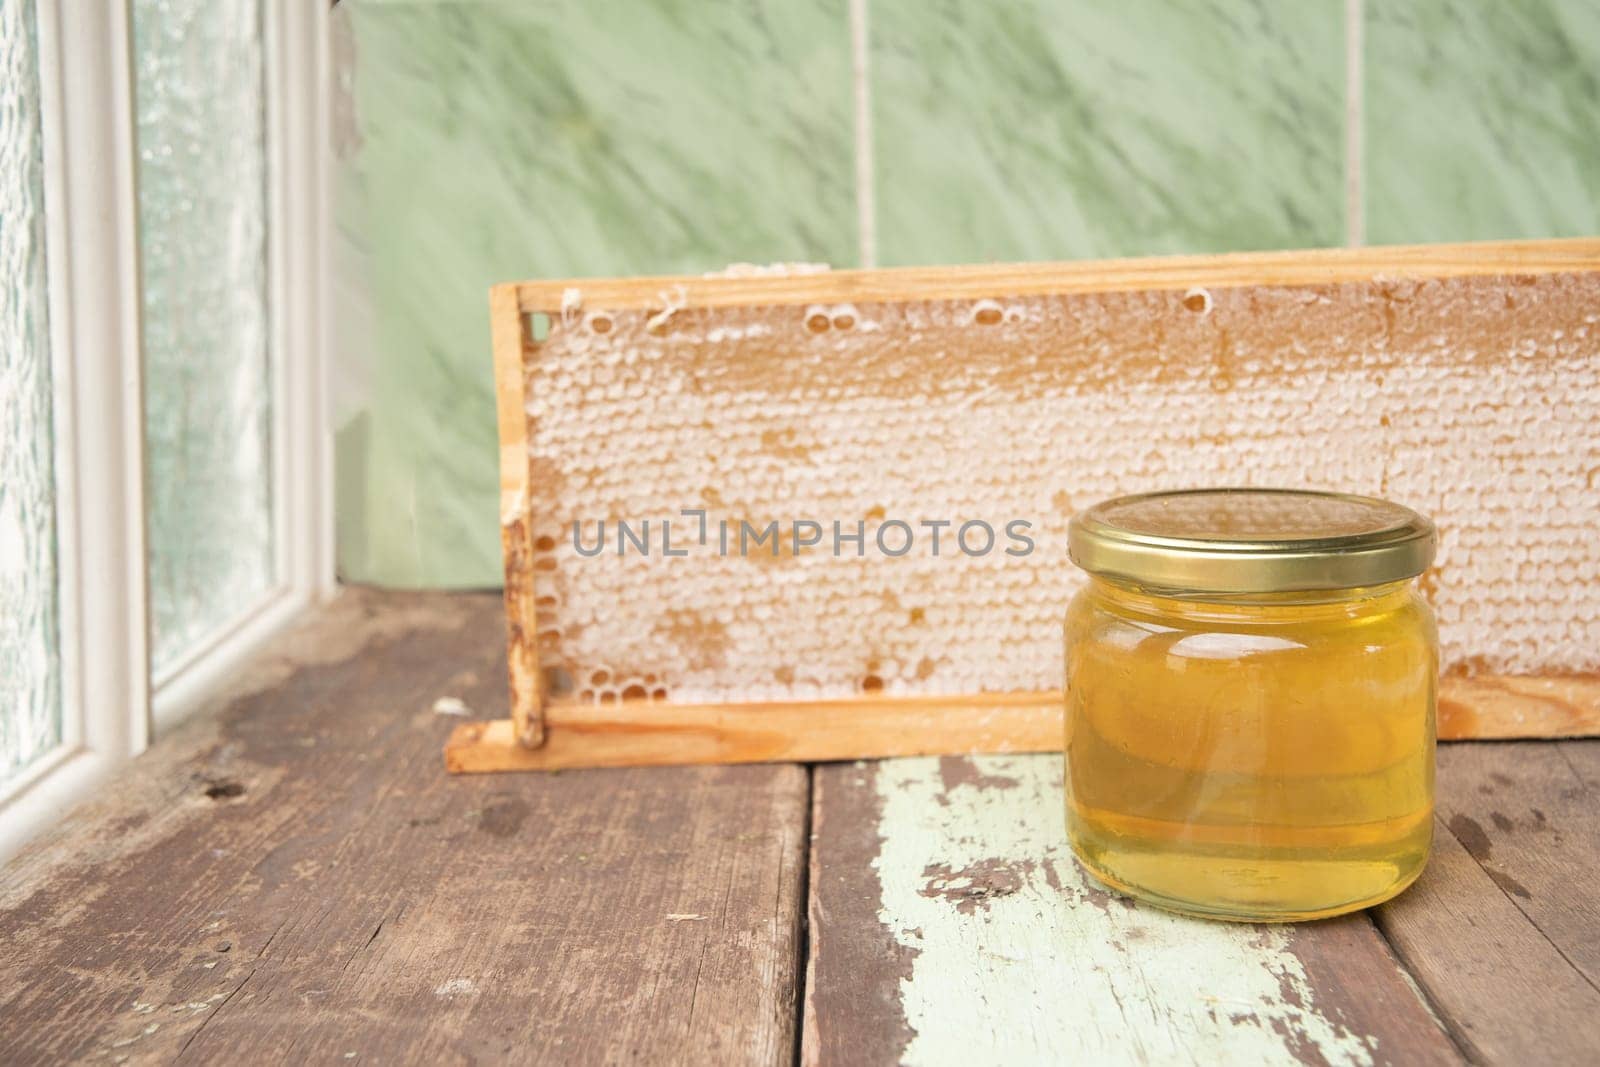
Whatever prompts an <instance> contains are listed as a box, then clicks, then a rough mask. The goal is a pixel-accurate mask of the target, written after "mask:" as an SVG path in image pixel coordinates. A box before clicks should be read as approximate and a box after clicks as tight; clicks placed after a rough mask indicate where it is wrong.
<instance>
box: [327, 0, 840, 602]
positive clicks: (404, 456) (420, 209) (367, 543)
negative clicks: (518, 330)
mask: <svg viewBox="0 0 1600 1067" xmlns="http://www.w3.org/2000/svg"><path fill="white" fill-rule="evenodd" d="M335 18H336V19H337V20H339V21H340V22H341V25H340V26H339V32H340V35H341V37H342V41H341V43H340V46H339V66H340V80H341V82H342V91H343V93H344V94H345V99H344V100H343V101H342V102H341V104H340V108H339V111H338V129H337V138H338V144H339V150H340V155H341V160H340V164H339V172H338V188H337V196H338V207H337V216H338V217H337V223H338V227H339V236H340V241H341V247H340V248H339V249H338V250H337V257H338V258H337V263H338V266H339V270H340V280H339V285H340V289H339V297H340V309H341V311H340V314H341V325H340V330H341V338H340V348H341V352H342V355H341V363H342V366H341V370H340V374H341V377H340V381H339V393H340V396H339V398H338V404H339V409H340V412H339V414H340V431H341V432H340V446H341V453H342V454H341V456H340V458H339V464H338V466H339V472H340V474H341V478H340V486H339V502H340V510H341V521H340V534H341V537H340V558H341V569H342V571H343V573H344V575H345V577H346V578H349V579H353V580H358V581H380V582H384V583H387V584H392V585H403V586H453V587H461V586H486V585H497V584H499V582H500V574H501V570H500V547H499V545H500V543H499V523H498V521H497V516H498V504H497V499H496V497H497V479H498V468H497V452H496V444H495V412H494V403H493V395H492V375H491V361H490V355H489V322H488V312H487V308H488V290H489V286H490V285H491V284H493V283H495V282H501V281H508V280H515V279H519V278H540V277H562V276H568V275H610V274H633V273H661V272H674V271H689V272H698V271H705V270H713V269H718V268H720V267H722V266H724V265H726V264H727V263H729V262H733V261H756V262H770V261H777V260H807V261H823V262H831V263H834V264H835V265H839V266H849V265H851V264H852V263H853V262H854V259H855V242H856V236H855V206H854V205H855V201H854V190H853V184H852V169H851V168H852V163H851V159H852V151H853V150H852V140H851V138H852V133H851V118H850V116H851V104H850V74H849V71H850V67H849V62H850V60H849V56H850V42H849V27H848V22H847V19H846V15H845V10H844V3H843V0H824V2H820V3H814V2H808V3H803V4H752V3H740V2H735V0H713V2H706V0H694V2H690V0H654V2H651V3H636V4H581V3H551V2H545V3H533V2H515V0H505V2H473V3H437V2H417V3H381V2H371V0H368V2H362V0H346V2H345V3H342V4H340V5H339V8H338V10H337V12H336V15H335ZM352 450H356V451H355V454H353V455H352V454H351V453H352Z"/></svg>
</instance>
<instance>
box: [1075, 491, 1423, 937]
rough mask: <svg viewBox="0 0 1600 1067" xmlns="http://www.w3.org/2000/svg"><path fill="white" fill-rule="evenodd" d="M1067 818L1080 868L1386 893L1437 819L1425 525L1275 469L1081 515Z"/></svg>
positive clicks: (1209, 894) (1242, 897) (1245, 900)
mask: <svg viewBox="0 0 1600 1067" xmlns="http://www.w3.org/2000/svg"><path fill="white" fill-rule="evenodd" d="M1070 542H1071V551H1072V556H1073V559H1074V560H1075V561H1077V562H1078V563H1079V565H1080V566H1082V567H1084V568H1085V569H1086V570H1088V571H1089V572H1090V574H1091V578H1090V581H1089V584H1088V586H1087V587H1086V588H1085V589H1084V590H1083V591H1082V592H1080V593H1079V594H1078V596H1077V597H1076V598H1075V599H1074V600H1073V602H1072V604H1071V606H1070V607H1069V609H1068V612H1067V619H1066V674H1067V690H1066V786H1067V829H1068V834H1069V837H1070V839H1071V842H1072V847H1073V849H1074V851H1075V852H1076V854H1077V856H1078V858H1079V860H1080V861H1081V862H1082V863H1083V865H1084V866H1085V867H1086V868H1087V869H1088V870H1089V872H1090V873H1091V874H1093V875H1094V876H1095V877H1097V878H1099V879H1100V880H1101V881H1103V882H1105V883H1106V884H1108V885H1110V886H1112V887H1114V888H1116V889H1119V890H1121V891H1124V892H1127V893H1129V894H1132V895H1134V896H1137V897H1141V898H1144V899H1147V900H1149V901H1151V902H1153V903H1156V904H1159V905H1161V906H1164V907H1168V908H1172V909H1175V910H1179V911H1185V912H1190V913H1193V914H1200V915H1207V916H1211V917H1214V918H1228V919H1241V920H1292V919H1306V918H1315V917H1320V916H1327V915H1336V914H1340V913H1342V912H1346V911H1352V910H1354V909H1357V908H1362V907H1366V906H1368V905H1371V904H1375V903H1378V902H1379V901H1382V900H1386V899H1388V898H1389V897H1392V896H1394V895H1395V894H1396V893H1398V892H1400V891H1401V890H1402V889H1404V888H1405V887H1406V886H1407V885H1409V884H1410V883H1411V882H1412V880H1414V879H1415V878H1416V876H1417V874H1418V873H1420V871H1421V870H1422V867H1423V865H1424V864H1425V863H1426V861H1427V857H1428V850H1429V846H1430V843H1431V840H1432V815H1433V767H1434V760H1433V748H1434V699H1435V698H1434V693H1435V684H1436V677H1437V671H1438V662H1437V641H1436V638H1435V633H1434V625H1433V618H1432V615H1431V613H1430V611H1429V609H1428V607H1427V605H1426V603H1424V602H1423V600H1422V599H1421V597H1420V596H1419V595H1418V593H1417V592H1416V590H1415V587H1414V583H1413V581H1412V579H1413V578H1415V576H1416V575H1417V574H1419V573H1420V572H1421V571H1422V570H1423V569H1424V568H1425V567H1426V566H1427V565H1428V563H1429V562H1430V561H1431V559H1432V553H1433V545H1434V532H1433V527H1432V525H1431V524H1430V523H1428V522H1427V520H1425V519H1423V518H1421V517H1420V516H1418V515H1416V514H1415V513H1414V512H1411V511H1409V510H1407V509H1405V508H1401V507H1398V506H1397V505H1393V504H1388V503H1386V502H1384V501H1378V500H1371V499H1368V498H1361V497H1347V496H1338V495H1333V494H1314V493H1304V492H1293V491H1274V490H1203V491H1194V492H1188V493H1166V494H1153V495H1147V496H1143V497H1133V498H1123V499H1121V500H1117V501H1111V502H1109V503H1107V504H1103V505H1099V506H1097V507H1096V508H1091V509H1090V510H1089V511H1087V512H1085V513H1083V514H1082V515H1080V516H1078V517H1076V518H1075V519H1074V520H1073V524H1072V529H1071V535H1070Z"/></svg>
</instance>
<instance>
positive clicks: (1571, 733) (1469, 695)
mask: <svg viewBox="0 0 1600 1067" xmlns="http://www.w3.org/2000/svg"><path fill="white" fill-rule="evenodd" d="M1596 734H1600V678H1597V677H1595V676H1594V675H1551V676H1548V677H1538V676H1529V677H1516V676H1507V675H1456V676H1451V677H1446V678H1442V679H1440V681H1439V737H1440V739H1442V740H1445V741H1455V740H1467V739H1482V740H1503V741H1505V740H1512V739H1515V738H1538V737H1594V736H1595V735H1596Z"/></svg>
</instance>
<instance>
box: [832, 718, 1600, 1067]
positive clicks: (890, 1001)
mask: <svg viewBox="0 0 1600 1067" xmlns="http://www.w3.org/2000/svg"><path fill="white" fill-rule="evenodd" d="M1597 784H1600V742H1597V741H1577V742H1562V743H1558V744H1551V743H1539V742H1524V743H1509V744H1493V745H1491V744H1464V745H1455V746H1447V747H1445V748H1444V749H1443V750H1442V752H1441V758H1440V779H1439V792H1440V812H1439V826H1438V837H1439V846H1438V855H1437V856H1436V858H1435V859H1434V861H1433V862H1432V864H1430V866H1429V868H1428V870H1427V872H1425V874H1424V875H1423V877H1422V878H1421V879H1420V880H1419V881H1418V883H1417V885H1416V886H1414V887H1413V888H1412V889H1411V890H1410V891H1408V892H1407V893H1405V894H1403V895H1402V896H1401V897H1400V898H1398V899H1397V900H1396V901H1394V902H1392V903H1391V904H1390V905H1388V906H1386V907H1384V908H1382V909H1378V911H1377V913H1376V922H1375V921H1374V917H1373V916H1369V915H1368V914H1358V915H1354V916H1349V917H1345V918H1341V919H1336V920H1331V921H1326V922H1320V923H1303V924H1298V925H1293V926H1274V925H1243V924H1239V925H1235V924H1223V923H1211V922H1205V921H1201V920H1194V919H1187V918H1184V917H1181V916H1177V915H1171V914H1167V913H1164V912H1161V911H1158V910H1156V909H1153V908H1148V907H1145V906H1142V905H1139V904H1136V903H1134V902H1133V901H1132V900H1129V899H1127V898H1125V897H1121V896H1118V895H1116V894H1112V893H1109V892H1107V891H1106V890H1104V889H1103V888H1101V887H1099V886H1098V885H1097V884H1096V883H1094V882H1093V881H1091V880H1090V879H1088V878H1087V877H1086V876H1085V875H1083V874H1082V873H1081V871H1080V870H1079V869H1078V867H1077V866H1076V864H1075V863H1074V862H1073V860H1072V857H1071V853H1070V850H1069V849H1068V848H1067V845H1066V842H1065V840H1064V835H1063V832H1062V829H1061V805H1062V793H1061V769H1060V760H1059V758H1058V757H1052V756H1011V757H1005V756H980V757H971V758H965V757H961V758H945V759H916V760H895V761H884V762H878V763H857V764H838V765H832V766H826V767H819V768H818V769H817V770H816V772H815V780H814V786H813V813H812V825H813V834H812V841H813V843H812V852H811V891H810V906H809V907H810V959H809V961H808V980H807V987H806V1003H805V1026H804V1033H803V1038H802V1041H803V1049H802V1051H803V1059H804V1061H805V1062H806V1063H871V1064H888V1063H917V1064H939V1063H951V1064H970V1063H972V1062H974V1059H973V1057H972V1055H971V1051H972V1050H974V1049H981V1050H983V1054H982V1055H980V1056H979V1057H978V1058H977V1061H976V1062H1006V1063H1094V1064H1114V1063H1223V1062H1226V1063H1329V1064H1366V1063H1395V1064H1413V1063H1453V1062H1463V1061H1466V1060H1472V1061H1478V1062H1490V1063H1496V1062H1506V1063H1509V1062H1516V1061H1518V1060H1522V1059H1523V1058H1525V1057H1528V1056H1531V1057H1532V1060H1531V1061H1530V1062H1538V1063H1594V1062H1600V1002H1597V1001H1596V999H1595V997H1596V989H1595V984H1594V980H1595V965H1596V962H1597V960H1600V951H1597V950H1600V922H1597V921H1596V907H1597V905H1596V902H1595V897H1594V892H1593V887H1594V885H1595V883H1596V879H1597V877H1600V794H1597V792H1596V785H1597Z"/></svg>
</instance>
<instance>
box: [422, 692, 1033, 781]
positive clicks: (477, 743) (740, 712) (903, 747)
mask: <svg viewBox="0 0 1600 1067" xmlns="http://www.w3.org/2000/svg"><path fill="white" fill-rule="evenodd" d="M545 718H546V725H547V730H546V734H545V743H544V744H543V745H542V746H541V747H539V748H527V747H525V746H522V745H518V744H516V743H515V741H514V736H513V732H512V727H511V723H510V722H509V721H507V720H500V721H498V722H487V723H476V722H475V723H464V724H462V725H461V726H458V727H457V728H456V730H455V732H454V733H452V734H451V735H450V740H449V742H448V743H447V744H446V745H445V750H444V754H445V766H446V767H447V768H448V769H449V770H451V771H453V772H456V773H464V772H481V771H529V770H557V769H561V768H565V767H618V766H639V765H645V766H649V765H661V764H683V763H764V762H771V761H796V760H799V761H806V762H815V761H823V760H842V759H855V758H857V757H860V756H863V755H864V756H869V757H876V756H922V755H937V754H940V753H945V752H1044V751H1049V750H1052V749H1055V750H1059V749H1060V748H1061V731H1062V726H1061V701H1060V698H1059V697H1053V698H1051V697H1040V696H1038V695H1037V694H1027V693H1018V694H1011V693H990V694H984V695H980V696H975V697H970V698H960V697H957V698H951V699H940V698H930V697H911V698H897V697H879V698H875V699H868V700H840V701H801V702H793V703H770V704H751V705H740V704H702V705H687V704H653V703H644V702H640V703H629V702H624V703H621V704H602V705H593V704H570V703H566V704H561V703H552V704H549V705H547V706H546V707H545Z"/></svg>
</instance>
